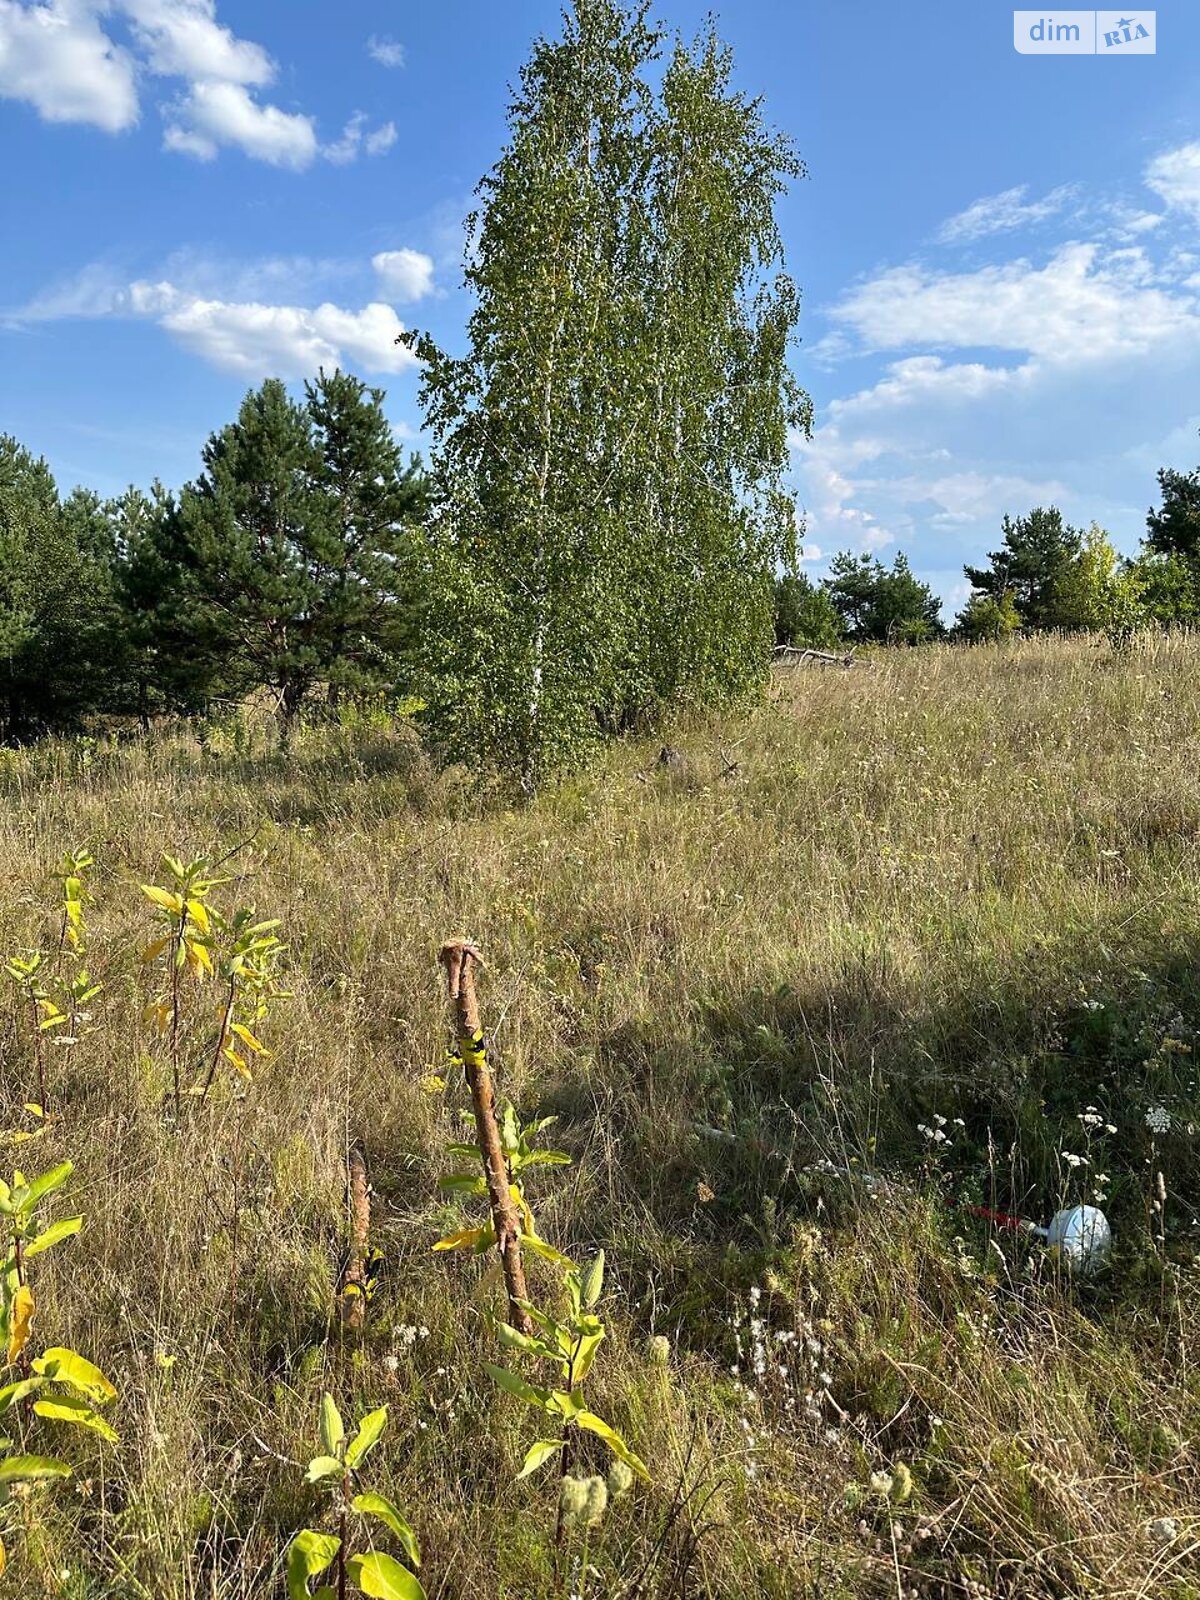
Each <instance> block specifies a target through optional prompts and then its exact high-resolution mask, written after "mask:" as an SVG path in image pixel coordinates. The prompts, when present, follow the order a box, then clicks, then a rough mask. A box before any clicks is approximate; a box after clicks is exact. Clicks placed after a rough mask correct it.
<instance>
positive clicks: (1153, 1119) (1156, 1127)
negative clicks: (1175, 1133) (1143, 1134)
mask: <svg viewBox="0 0 1200 1600" xmlns="http://www.w3.org/2000/svg"><path fill="white" fill-rule="evenodd" d="M1146 1126H1147V1127H1148V1128H1149V1129H1150V1132H1151V1133H1170V1131H1171V1113H1170V1112H1169V1111H1168V1110H1167V1108H1166V1106H1150V1107H1149V1109H1148V1110H1147V1112H1146Z"/></svg>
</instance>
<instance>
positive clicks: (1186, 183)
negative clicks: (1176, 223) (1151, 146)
mask: <svg viewBox="0 0 1200 1600" xmlns="http://www.w3.org/2000/svg"><path fill="white" fill-rule="evenodd" d="M1146 183H1147V185H1148V186H1149V187H1150V188H1151V189H1153V190H1154V192H1155V194H1157V195H1160V196H1161V197H1162V199H1164V200H1165V201H1166V202H1167V204H1168V205H1169V206H1172V207H1175V208H1177V209H1178V210H1181V211H1191V212H1193V213H1194V214H1195V215H1196V216H1198V217H1200V142H1198V143H1196V144H1184V145H1180V146H1179V148H1178V149H1177V150H1165V151H1164V152H1163V153H1162V155H1159V156H1155V158H1154V160H1153V161H1152V162H1151V163H1150V165H1149V166H1148V167H1147V168H1146Z"/></svg>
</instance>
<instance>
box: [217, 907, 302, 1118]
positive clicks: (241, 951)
mask: <svg viewBox="0 0 1200 1600" xmlns="http://www.w3.org/2000/svg"><path fill="white" fill-rule="evenodd" d="M208 914H209V922H210V925H211V926H212V927H213V928H214V929H215V930H216V934H217V939H216V941H215V945H214V948H216V950H217V951H218V958H217V969H218V970H217V978H218V981H219V982H220V983H221V984H222V985H223V987H224V998H223V1000H222V1002H221V1004H220V1006H219V1007H218V1008H217V1038H216V1043H215V1045H214V1047H213V1052H212V1056H211V1058H210V1060H209V1063H208V1071H207V1073H206V1075H205V1078H204V1082H203V1083H202V1084H201V1085H200V1087H199V1091H198V1092H199V1096H200V1100H201V1103H203V1102H204V1101H205V1100H207V1098H208V1092H209V1090H210V1089H211V1088H212V1085H213V1079H214V1078H215V1076H216V1072H217V1067H218V1066H219V1065H220V1062H221V1060H222V1058H223V1059H224V1060H226V1061H228V1062H229V1063H230V1065H231V1066H233V1067H234V1068H235V1069H236V1070H237V1071H238V1072H239V1073H240V1074H241V1076H242V1077H243V1078H245V1079H246V1081H247V1082H249V1081H250V1079H251V1076H252V1074H251V1071H250V1060H249V1058H250V1057H251V1056H261V1057H266V1056H267V1055H268V1054H269V1052H268V1050H267V1047H266V1045H265V1044H263V1042H262V1040H261V1039H260V1038H259V1037H258V1030H259V1029H260V1028H261V1026H262V1024H263V1022H264V1021H265V1020H266V1018H267V1017H268V1015H269V1014H270V1008H271V1002H272V1001H274V1000H280V999H287V998H289V996H288V991H287V990H286V989H283V988H281V987H280V984H279V964H280V961H281V960H282V958H283V955H284V951H285V949H286V946H285V945H284V944H283V942H282V940H281V939H280V938H279V936H278V935H277V934H276V933H275V931H274V930H275V929H276V928H278V927H279V925H280V922H279V918H278V917H274V918H271V919H270V920H268V921H266V922H256V921H255V920H254V917H255V912H254V907H253V906H248V907H244V908H243V909H242V910H241V911H239V912H238V913H237V915H236V916H235V917H234V918H233V920H232V921H231V922H226V920H225V918H224V917H222V916H221V914H220V913H219V912H218V911H217V910H216V909H215V908H214V907H211V906H210V907H209V908H208Z"/></svg>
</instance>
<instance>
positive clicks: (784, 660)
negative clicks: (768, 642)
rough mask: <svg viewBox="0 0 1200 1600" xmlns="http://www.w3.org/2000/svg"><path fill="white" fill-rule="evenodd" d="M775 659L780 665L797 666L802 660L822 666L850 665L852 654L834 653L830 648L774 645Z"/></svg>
mask: <svg viewBox="0 0 1200 1600" xmlns="http://www.w3.org/2000/svg"><path fill="white" fill-rule="evenodd" d="M775 660H776V661H777V662H778V663H779V665H780V666H781V667H798V666H799V665H800V664H801V662H803V661H817V662H820V664H821V665H822V666H823V667H852V666H853V665H854V654H853V652H850V653H849V654H847V655H835V654H834V653H833V652H832V651H830V650H810V649H808V648H807V647H804V648H801V647H800V646H799V645H794V644H780V645H776V646H775Z"/></svg>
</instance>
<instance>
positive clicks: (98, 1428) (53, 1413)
mask: <svg viewBox="0 0 1200 1600" xmlns="http://www.w3.org/2000/svg"><path fill="white" fill-rule="evenodd" d="M33 1409H34V1410H35V1411H36V1412H37V1414H38V1416H39V1417H48V1418H49V1419H50V1420H51V1421H52V1422H70V1423H73V1424H74V1425H75V1426H76V1427H79V1428H90V1429H91V1430H92V1432H93V1433H98V1434H99V1435H100V1437H101V1438H102V1439H107V1440H108V1441H109V1443H110V1444H116V1443H117V1430H116V1429H115V1428H114V1427H113V1426H112V1424H111V1423H108V1422H106V1421H105V1420H104V1418H103V1417H102V1416H101V1415H100V1413H99V1412H98V1411H93V1410H92V1408H91V1406H89V1405H88V1403H87V1401H86V1400H76V1399H75V1398H74V1397H73V1396H71V1395H57V1396H55V1397H54V1398H53V1399H49V1400H35V1401H34V1402H33Z"/></svg>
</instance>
